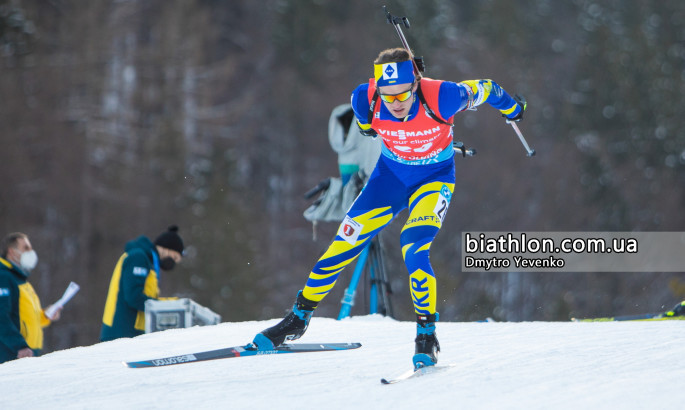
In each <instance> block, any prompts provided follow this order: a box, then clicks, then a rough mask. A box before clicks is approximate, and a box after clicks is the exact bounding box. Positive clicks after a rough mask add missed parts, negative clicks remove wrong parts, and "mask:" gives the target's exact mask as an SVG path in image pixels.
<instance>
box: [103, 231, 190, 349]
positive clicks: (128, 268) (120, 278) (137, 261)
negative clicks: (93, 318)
mask: <svg viewBox="0 0 685 410" xmlns="http://www.w3.org/2000/svg"><path fill="white" fill-rule="evenodd" d="M182 257H183V240H182V239H181V237H180V236H179V234H178V227H177V226H176V225H172V226H170V227H169V229H168V230H167V231H166V232H163V233H162V234H161V235H159V236H158V237H157V239H155V241H154V243H153V242H152V241H150V239H148V238H147V237H146V236H142V235H141V236H139V237H138V238H136V239H134V240H132V241H129V242H128V243H126V246H125V247H124V254H123V255H121V257H120V258H119V262H117V264H116V266H115V268H114V273H113V274H112V280H111V281H110V284H109V291H108V292H107V301H106V302H105V312H104V314H103V315H102V328H101V331H100V341H102V342H106V341H110V340H114V339H119V338H121V337H135V336H138V335H142V334H143V333H145V301H147V300H148V299H164V298H160V297H159V275H160V273H161V271H162V270H165V271H169V270H171V269H173V268H174V266H175V265H176V264H177V263H178V262H180V261H181V259H182Z"/></svg>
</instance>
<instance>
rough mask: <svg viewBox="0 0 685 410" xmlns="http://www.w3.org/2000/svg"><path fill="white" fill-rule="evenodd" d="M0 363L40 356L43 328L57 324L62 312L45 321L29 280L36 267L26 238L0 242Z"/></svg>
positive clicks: (9, 237) (13, 236)
mask: <svg viewBox="0 0 685 410" xmlns="http://www.w3.org/2000/svg"><path fill="white" fill-rule="evenodd" d="M0 255H1V257H0V363H4V362H6V361H9V360H13V359H21V358H24V357H32V356H39V355H40V353H41V350H42V349H43V328H44V327H46V326H48V325H50V323H51V322H52V321H55V320H58V319H59V317H60V312H61V308H60V309H59V310H58V311H57V312H56V313H55V314H54V315H53V317H52V318H48V317H47V316H46V315H45V310H43V308H42V307H41V305H40V300H39V299H38V295H37V294H36V292H35V290H34V289H33V286H31V283H29V282H28V277H29V275H30V273H31V271H32V270H33V268H35V267H36V264H37V263H38V256H37V255H36V251H34V250H33V248H32V247H31V242H30V241H29V238H28V236H26V234H23V233H21V232H16V233H12V234H9V235H7V236H6V237H5V238H4V239H3V240H2V242H0Z"/></svg>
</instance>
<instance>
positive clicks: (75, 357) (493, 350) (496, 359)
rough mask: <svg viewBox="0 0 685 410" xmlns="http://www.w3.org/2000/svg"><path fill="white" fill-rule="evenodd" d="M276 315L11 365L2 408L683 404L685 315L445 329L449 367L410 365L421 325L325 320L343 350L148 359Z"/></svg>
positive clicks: (443, 359)
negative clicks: (429, 370)
mask: <svg viewBox="0 0 685 410" xmlns="http://www.w3.org/2000/svg"><path fill="white" fill-rule="evenodd" d="M274 323H276V320H275V319H274V320H270V321H263V322H240V323H222V324H220V325H217V326H207V327H195V328H191V329H177V330H167V331H165V332H159V333H153V334H148V335H143V336H140V337H137V338H134V339H122V340H116V341H113V342H108V343H100V344H97V345H94V346H88V347H79V348H73V349H69V350H64V351H59V352H54V353H51V354H48V355H45V356H43V357H40V358H30V359H22V360H15V361H12V362H8V363H5V364H2V365H0V408H2V409H8V410H9V409H31V410H36V409H187V408H192V409H194V410H199V409H273V408H278V409H288V408H290V409H393V410H398V409H414V408H423V409H431V410H432V409H583V410H587V409H618V408H620V409H682V408H685V389H684V388H683V386H682V385H683V380H685V338H684V336H685V321H680V320H679V321H665V322H609V323H571V322H570V323H546V322H528V323H439V324H438V336H439V339H440V343H441V346H442V354H441V356H440V364H455V365H456V366H454V367H450V368H448V369H446V370H443V371H441V372H438V373H434V374H431V375H426V376H423V377H419V378H415V379H411V380H408V381H404V382H401V383H398V384H394V385H382V384H381V383H380V379H381V378H382V377H392V376H395V375H397V374H399V373H402V372H403V371H405V370H407V369H408V368H410V367H411V356H412V354H413V349H414V343H413V337H414V332H415V329H414V328H415V325H414V324H413V323H410V322H398V321H394V320H392V319H388V318H383V317H379V316H366V317H354V318H350V319H346V320H343V321H336V320H333V319H327V318H316V317H315V318H314V319H313V320H312V323H311V325H310V327H309V330H308V332H307V333H306V334H305V336H304V337H303V338H302V339H301V340H300V341H301V342H303V343H304V342H361V343H362V345H363V346H362V348H360V349H357V350H351V351H344V352H328V353H303V354H292V355H277V356H258V357H244V358H235V359H224V360H215V361H209V362H202V363H192V364H183V365H178V366H169V367H164V368H151V369H129V368H127V367H125V366H124V365H123V364H122V361H131V360H143V359H149V358H157V357H165V356H171V355H178V354H183V353H191V352H197V351H204V350H211V349H217V348H221V347H226V346H233V345H241V344H245V343H246V342H248V341H250V340H251V339H252V337H253V336H254V334H255V333H256V332H258V331H260V330H262V329H264V328H265V327H267V326H270V325H272V324H274Z"/></svg>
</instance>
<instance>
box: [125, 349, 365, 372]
mask: <svg viewBox="0 0 685 410" xmlns="http://www.w3.org/2000/svg"><path fill="white" fill-rule="evenodd" d="M359 347H361V343H296V344H283V345H281V346H278V347H276V348H275V349H269V350H259V349H257V348H256V347H255V346H254V345H253V344H251V343H250V344H248V345H245V346H234V347H227V348H223V349H216V350H209V351H206V352H198V353H190V354H182V355H177V356H169V357H163V358H159V359H150V360H141V361H135V362H124V364H125V365H126V366H127V367H130V368H133V369H140V368H145V367H161V366H171V365H175V364H183V363H195V362H203V361H207V360H216V359H229V358H233V357H246V356H263V355H272V354H282V353H308V352H331V351H340V350H350V349H357V348H359Z"/></svg>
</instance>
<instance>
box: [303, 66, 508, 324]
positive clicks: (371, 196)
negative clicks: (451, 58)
mask: <svg viewBox="0 0 685 410" xmlns="http://www.w3.org/2000/svg"><path fill="white" fill-rule="evenodd" d="M374 87H375V84H374V81H373V79H372V80H370V81H369V83H368V84H362V85H360V86H359V87H357V88H356V89H355V90H354V92H353V93H352V108H353V109H354V112H355V115H356V117H357V120H358V122H359V125H360V127H362V128H363V129H368V128H373V129H374V130H375V131H376V132H377V134H378V135H379V136H380V137H381V138H382V140H383V147H382V151H381V152H382V155H381V156H380V158H379V160H378V163H377V164H376V168H375V169H374V171H373V173H372V175H371V176H370V178H369V181H368V183H367V184H366V186H365V187H364V189H363V190H362V192H361V193H360V194H359V196H358V197H357V199H356V200H355V202H354V204H353V205H352V206H351V207H350V209H349V210H348V212H347V215H346V216H345V219H344V220H343V222H342V223H341V224H340V227H339V229H338V233H337V235H336V237H335V239H334V240H333V242H332V244H331V245H330V246H329V247H328V249H327V251H326V252H325V253H324V255H323V256H322V257H321V258H320V259H319V260H318V262H317V263H316V265H315V266H314V268H313V269H312V271H311V273H310V274H309V278H308V280H307V283H306V286H305V288H304V289H303V291H302V294H303V296H304V297H306V298H307V299H309V300H311V301H314V302H319V301H321V300H322V299H323V298H324V297H325V296H326V295H327V294H328V293H329V292H330V290H331V289H332V288H333V286H334V285H335V282H336V280H337V278H338V275H339V274H340V273H341V271H342V270H343V269H344V268H345V267H346V266H347V265H348V264H350V263H351V262H352V261H354V259H355V258H356V257H357V256H358V255H359V254H360V253H361V251H362V250H363V249H364V247H365V246H366V245H367V244H368V243H369V241H370V240H371V239H372V238H373V237H374V236H375V235H376V234H378V233H379V232H380V231H381V230H382V229H383V228H385V227H386V226H387V225H388V224H389V223H390V222H391V221H392V220H393V219H394V218H395V217H396V216H397V215H398V214H399V213H400V212H401V211H402V210H404V209H408V211H409V217H408V218H407V221H406V222H405V224H404V227H403V228H402V231H401V235H400V244H401V249H402V256H403V258H404V262H405V265H406V267H407V270H408V271H409V283H410V292H411V295H412V299H413V302H414V310H415V312H416V313H417V314H419V315H430V314H434V313H435V312H436V281H435V273H434V271H433V268H432V267H431V264H430V260H429V251H430V247H431V244H432V242H433V239H434V238H435V236H436V234H437V233H438V231H439V230H440V228H441V227H442V224H443V221H444V219H445V215H446V213H447V208H448V206H449V203H450V199H451V197H452V192H453V191H454V184H455V170H454V160H453V157H454V149H453V147H452V139H453V136H452V129H451V127H450V126H449V125H445V124H442V123H439V122H438V121H436V120H435V119H433V118H431V117H430V116H429V115H427V113H426V110H425V108H424V106H423V105H422V104H421V103H420V101H419V99H418V98H415V99H414V103H413V105H412V108H411V110H410V113H409V115H408V117H407V118H406V119H404V120H400V119H397V118H395V117H394V116H393V115H392V114H391V113H390V112H389V111H388V109H387V108H386V107H385V104H382V103H380V102H379V103H378V104H376V105H375V108H374V111H373V116H372V122H371V124H369V123H368V118H369V107H370V106H371V99H372V96H373V94H374V92H373V91H375V90H374ZM420 87H421V90H422V92H423V94H424V97H425V99H426V102H427V104H428V106H429V108H430V109H431V110H433V112H434V113H435V114H437V115H438V116H439V117H440V118H441V119H442V120H443V121H445V122H448V123H451V122H452V119H453V116H454V115H455V114H456V113H457V112H459V111H462V110H465V109H467V108H472V107H476V106H478V105H480V104H483V103H488V104H490V105H491V106H492V107H494V108H496V109H498V110H499V111H500V112H501V113H503V114H504V115H506V116H507V117H509V118H513V117H515V116H516V115H517V114H518V113H519V112H520V111H521V108H520V107H519V105H518V104H517V103H516V101H514V99H513V98H511V97H510V96H509V95H508V94H507V93H506V92H505V91H504V90H503V89H502V88H501V87H500V86H499V85H498V84H497V83H495V82H494V81H492V80H473V81H464V82H461V83H453V82H448V81H437V80H430V79H422V80H421V82H420Z"/></svg>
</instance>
